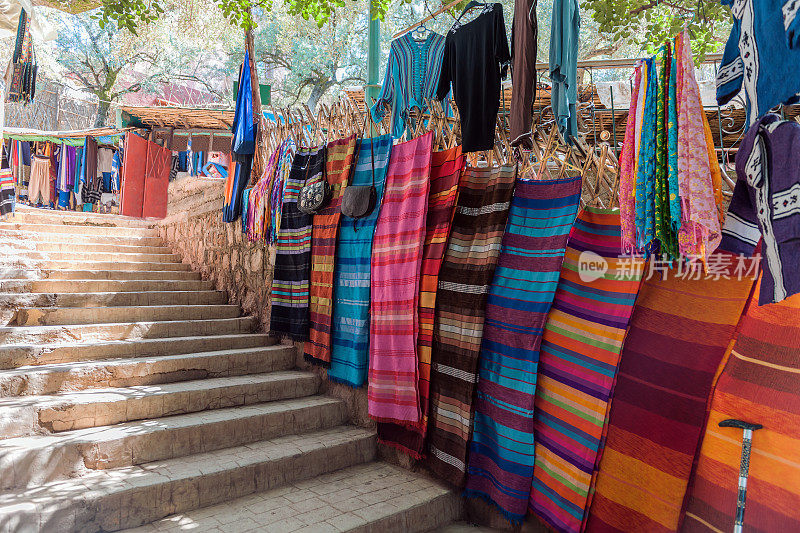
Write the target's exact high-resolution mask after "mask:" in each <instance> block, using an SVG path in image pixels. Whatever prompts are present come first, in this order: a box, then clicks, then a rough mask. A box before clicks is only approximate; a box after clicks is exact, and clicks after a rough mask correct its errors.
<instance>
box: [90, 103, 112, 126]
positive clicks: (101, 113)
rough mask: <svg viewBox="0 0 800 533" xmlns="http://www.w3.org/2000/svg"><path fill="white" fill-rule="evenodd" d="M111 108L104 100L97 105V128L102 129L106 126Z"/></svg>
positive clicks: (95, 124) (95, 122)
mask: <svg viewBox="0 0 800 533" xmlns="http://www.w3.org/2000/svg"><path fill="white" fill-rule="evenodd" d="M109 107H111V103H110V102H108V101H106V100H104V99H102V98H101V99H100V101H99V102H98V103H97V116H96V117H95V119H94V127H95V128H102V127H104V126H105V125H106V119H107V118H108V108H109Z"/></svg>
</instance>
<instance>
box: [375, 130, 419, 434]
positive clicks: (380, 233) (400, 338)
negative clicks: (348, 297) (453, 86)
mask: <svg viewBox="0 0 800 533" xmlns="http://www.w3.org/2000/svg"><path fill="white" fill-rule="evenodd" d="M432 142H433V134H432V133H428V134H425V135H423V136H422V137H418V138H416V139H413V140H411V141H408V142H405V143H401V144H398V145H397V146H395V147H394V148H393V149H392V155H391V157H390V159H389V169H388V173H387V176H386V186H385V192H384V195H383V205H382V206H381V212H380V215H379V216H378V222H377V225H376V227H375V233H374V237H373V241H372V264H371V285H372V286H371V290H370V297H371V303H370V327H369V393H368V405H369V415H370V416H371V417H372V418H373V419H375V420H378V421H381V422H396V423H400V424H407V423H416V422H419V420H420V405H419V394H418V391H417V386H418V376H417V336H418V333H419V320H418V317H417V315H418V306H419V284H420V267H421V263H422V247H423V241H424V239H425V217H426V215H427V212H428V188H429V186H430V183H429V177H430V171H431V152H432V148H433V147H432Z"/></svg>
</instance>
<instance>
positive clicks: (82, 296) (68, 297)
mask: <svg viewBox="0 0 800 533" xmlns="http://www.w3.org/2000/svg"><path fill="white" fill-rule="evenodd" d="M227 301H228V298H227V296H226V294H225V291H152V292H147V291H143V292H86V293H80V292H79V293H57V294H48V293H25V294H23V293H18V292H4V293H0V308H2V307H14V308H17V309H18V308H23V307H46V308H55V307H67V308H73V307H86V308H98V307H102V308H105V307H115V306H142V305H148V306H161V305H221V304H225V303H227ZM101 322H107V320H101Z"/></svg>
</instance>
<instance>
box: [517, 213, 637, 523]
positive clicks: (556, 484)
mask: <svg viewBox="0 0 800 533" xmlns="http://www.w3.org/2000/svg"><path fill="white" fill-rule="evenodd" d="M621 233H622V231H621V229H620V215H619V211H618V210H616V209H600V208H593V207H587V208H585V209H584V210H583V211H581V213H580V214H579V215H578V218H577V220H576V221H575V224H574V225H573V226H572V231H571V232H570V235H569V240H568V244H567V251H566V254H565V255H564V263H563V264H562V267H561V277H560V278H559V281H558V289H557V290H556V294H555V298H554V300H553V306H552V307H551V308H550V314H549V315H548V317H547V323H546V325H545V328H544V334H543V336H542V346H541V349H540V354H539V368H538V376H537V380H536V402H535V404H534V406H535V408H534V428H535V433H536V444H535V459H536V462H535V464H534V468H533V484H532V488H531V498H530V509H531V510H532V511H533V512H534V513H536V515H538V516H539V517H541V518H542V520H544V521H545V522H547V523H548V524H549V525H550V526H551V527H553V528H554V529H555V530H556V531H563V532H576V533H577V532H579V531H581V530H582V529H581V525H582V523H583V519H584V516H585V513H586V509H587V506H588V498H589V492H590V487H591V481H592V479H593V476H594V474H595V473H596V472H597V463H598V460H599V457H600V448H601V443H602V440H603V430H604V428H605V423H606V420H607V417H608V410H609V408H610V406H611V396H612V392H613V389H614V381H615V378H616V373H617V367H618V365H619V356H620V350H621V349H622V342H623V340H624V338H625V332H626V330H627V327H628V321H629V320H630V317H631V312H632V311H633V305H634V302H635V301H636V294H637V293H638V292H639V284H640V282H641V278H642V271H643V266H644V265H643V262H642V261H641V260H636V259H634V258H626V257H623V252H622V248H621V245H620V236H621ZM587 258H593V259H594V260H596V261H598V262H600V263H602V264H603V265H605V266H606V267H607V270H605V271H604V272H600V271H598V272H597V273H596V274H594V273H589V272H587V271H586V270H585V269H582V264H581V261H586V260H587ZM587 274H588V275H587Z"/></svg>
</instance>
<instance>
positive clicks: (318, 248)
mask: <svg viewBox="0 0 800 533" xmlns="http://www.w3.org/2000/svg"><path fill="white" fill-rule="evenodd" d="M355 149H356V136H355V135H351V136H350V137H347V138H345V139H339V140H336V141H332V142H329V143H328V145H327V148H326V150H327V154H326V158H325V172H324V174H323V179H325V180H327V182H328V185H330V188H331V195H330V200H329V201H328V204H327V205H326V206H325V207H323V208H322V209H321V210H319V211H317V213H316V214H315V215H314V221H313V231H312V234H311V277H310V295H309V298H310V299H309V322H310V327H309V334H308V341H307V342H306V344H305V359H306V360H307V361H310V362H313V363H316V364H321V365H323V366H327V367H330V364H331V317H332V314H333V313H332V311H333V283H334V264H335V262H336V238H337V237H338V235H339V219H340V218H341V216H342V209H341V207H342V193H343V192H344V188H345V187H346V186H347V181H348V179H349V178H350V169H351V168H352V166H353V159H354V157H355Z"/></svg>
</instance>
